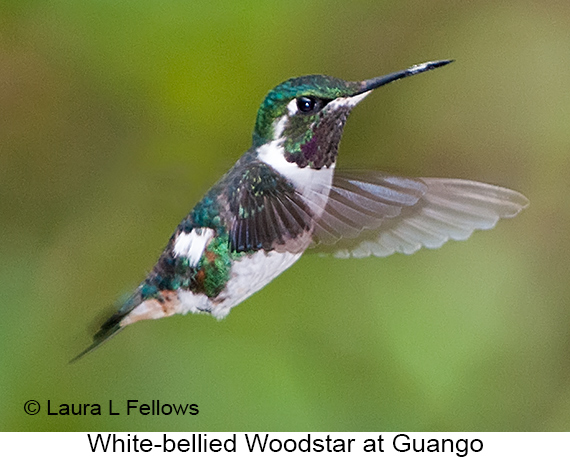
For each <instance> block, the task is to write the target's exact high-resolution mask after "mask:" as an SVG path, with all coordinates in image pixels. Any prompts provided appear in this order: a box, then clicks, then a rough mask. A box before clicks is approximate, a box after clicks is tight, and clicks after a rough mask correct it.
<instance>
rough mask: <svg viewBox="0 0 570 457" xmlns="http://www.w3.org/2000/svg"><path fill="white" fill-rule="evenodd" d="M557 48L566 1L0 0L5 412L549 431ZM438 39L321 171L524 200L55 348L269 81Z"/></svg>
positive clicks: (565, 416) (564, 38)
mask: <svg viewBox="0 0 570 457" xmlns="http://www.w3.org/2000/svg"><path fill="white" fill-rule="evenodd" d="M569 49H570V4H569V3H568V2H567V1H555V0H552V1H545V0H540V1H538V0H537V1H519V2H496V1H482V0H481V1H471V2H456V1H451V0H437V1H430V2H426V1H421V0H413V1H406V0H398V1H378V0H369V1H365V0H361V1H351V2H347V1H336V0H335V1H331V0H327V1H324V0H322V1H317V0H302V1H301V0H292V1H291V0H290V1H287V2H261V1H259V0H258V1H253V0H252V1H240V2H236V1H234V0H218V1H212V0H208V1H202V0H200V1H189V0H161V1H158V0H155V1H150V0H122V1H119V2H115V1H109V0H107V1H104V0H76V1H72V0H69V1H64V0H54V1H50V2H44V1H34V0H29V1H26V0H20V1H6V0H3V1H0V215H1V216H0V233H1V236H0V256H1V257H0V258H1V262H0V284H1V290H0V301H1V306H2V311H1V314H0V361H1V362H0V363H1V369H0V404H1V405H2V408H1V411H0V430H2V431H7V430H12V431H23V430H29V431H40V430H42V431H43V430H45V431H48V430H101V431H103V430H108V431H110V430H118V431H132V430H143V431H145V430H148V431H150V430H171V431H224V430H238V431H245V430H268V431H269V430H274V431H373V430H383V431H393V430H417V431H427V430H473V431H480V430H502V431H517V430H568V429H569V428H570V303H569V301H570V299H569V297H570V282H569V276H570V275H569V273H570V259H569V257H570V256H569V253H570V236H569V235H568V227H569V226H570V205H569V203H568V197H567V195H568V192H569V190H570V186H569V184H568V183H569V181H568V173H569V170H570V53H569ZM445 58H454V59H456V62H455V63H454V64H453V65H450V66H448V67H446V68H444V69H440V70H437V71H434V72H430V73H428V74H425V75H421V76H417V77H414V78H411V79H406V80H405V81H401V82H398V83H396V84H393V85H390V86H387V87H385V88H382V89H380V90H379V91H378V92H376V93H375V94H373V95H372V96H371V97H369V98H368V99H367V100H366V101H365V102H364V103H362V104H361V105H360V106H359V107H358V108H357V109H356V110H355V111H354V113H353V114H352V115H351V118H350V119H349V121H348V124H347V128H346V130H345V136H344V139H343V142H342V144H341V149H340V161H339V167H340V166H344V167H360V168H362V167H363V166H365V167H371V168H377V169H381V170H386V171H391V172H394V173H397V174H402V175H408V176H443V177H458V178H467V179H474V180H479V181H485V182H490V183H494V184H499V185H503V186H506V187H511V188H513V189H517V190H519V191H521V192H523V193H524V194H526V195H527V196H528V197H529V199H530V200H531V206H530V207H529V208H528V209H527V210H525V211H524V212H523V213H521V214H520V215H519V216H518V217H517V218H515V219H513V220H507V221H503V222H501V223H500V224H499V225H498V227H497V228H496V229H495V230H493V231H491V232H477V233H476V234H475V235H474V236H473V237H472V238H471V239H470V240H469V241H467V242H462V243H456V242H450V243H448V244H446V245H445V246H444V247H443V248H442V249H440V250H437V251H430V250H422V251H420V252H418V253H417V254H415V255H413V256H405V255H394V256H392V257H389V258H385V259H377V258H370V259H362V260H337V259H328V258H319V257H318V256H315V255H306V256H304V257H303V258H302V259H301V260H300V261H299V262H298V263H297V264H296V265H295V266H294V267H293V268H291V269H290V270H288V271H286V272H285V273H284V274H283V275H282V276H281V277H279V278H278V279H277V280H275V281H274V282H273V283H272V284H270V285H269V286H268V287H266V288H265V289H263V290H262V291H260V292H259V293H257V294H256V295H255V296H253V297H252V298H250V299H249V300H247V301H246V302H244V303H242V304H241V305H240V306H239V307H237V308H235V309H234V310H233V311H232V313H231V314H230V316H229V317H228V318H227V319H225V320H224V321H222V322H216V321H215V320H214V319H212V318H210V317H209V316H194V315H190V316H186V317H180V316H177V317H173V318H169V319H163V320H160V321H155V322H149V321H146V322H142V323H139V324H137V325H136V326H133V327H130V328H129V329H128V330H127V331H125V332H123V333H121V334H120V335H119V336H118V337H116V338H114V339H113V340H111V341H110V342H109V343H108V344H105V345H104V346H103V347H102V348H100V349H99V350H98V351H96V352H94V353H93V354H90V355H89V356H88V357H86V358H85V359H83V360H81V361H80V362H78V363H76V364H74V365H68V361H69V359H70V358H72V357H73V356H74V355H76V354H77V353H78V352H79V351H80V350H82V349H83V348H84V347H85V346H86V345H87V344H88V343H89V342H90V340H91V335H92V332H93V331H94V330H95V324H96V323H97V322H98V321H99V320H100V319H101V318H103V317H105V315H106V313H109V312H110V311H111V310H112V304H113V303H114V302H116V300H117V299H118V298H119V297H121V295H122V294H124V293H128V292H129V291H130V290H131V289H132V288H133V287H135V286H136V285H137V284H138V283H139V281H140V280H142V278H143V277H144V275H145V274H146V272H147V271H149V269H150V268H151V267H152V265H153V263H154V261H155V260H156V259H157V257H158V255H159V254H160V252H161V250H162V248H163V247H164V245H165V244H166V242H167V240H168V238H169V236H170V235H171V233H172V231H173V230H174V227H175V226H176V225H177V224H178V222H179V221H180V220H181V219H182V218H183V217H184V216H185V215H186V213H187V212H188V211H189V210H190V209H191V208H192V206H193V205H194V204H195V203H196V202H197V201H198V199H199V198H200V197H201V195H202V194H203V193H204V192H205V191H206V190H207V189H208V187H209V186H210V185H212V184H213V183H214V182H215V181H216V180H217V179H218V178H219V177H220V176H221V175H222V173H223V172H224V171H225V170H227V169H228V168H229V167H230V166H231V165H232V164H233V162H234V161H235V160H236V159H237V158H238V157H239V156H240V155H241V154H242V153H243V152H244V151H245V150H246V149H247V148H248V147H249V145H250V138H251V131H252V129H253V123H254V119H255V115H256V112H257V108H258V106H259V104H260V103H261V101H262V99H263V97H264V96H265V94H266V93H267V91H268V90H269V89H271V88H272V87H273V86H275V85H276V84H278V83H279V82H281V81H283V80H285V79H287V78H289V77H291V76H297V75H302V74H310V73H325V74H330V75H334V76H337V77H341V78H344V79H351V80H357V79H364V78H370V77H373V76H377V75H380V74H385V73H388V72H391V71H395V70H400V69H403V68H406V67H408V66H410V65H412V64H415V63H419V62H423V61H426V60H433V59H445ZM30 399H35V400H38V401H39V402H40V403H41V405H42V411H41V412H40V413H39V414H38V415H37V416H27V415H26V414H25V413H24V411H23V405H24V402H25V401H26V400H30ZM48 399H49V400H51V402H52V405H53V404H56V405H57V404H59V403H101V404H103V405H104V406H105V408H106V405H107V403H108V401H109V400H110V399H111V400H113V401H114V403H115V404H116V405H119V409H121V410H122V411H123V415H121V416H115V417H109V416H108V415H107V414H104V415H102V416H100V417H97V416H95V417H91V416H76V417H74V416H71V417H63V416H48V415H47V414H46V406H47V400H48ZM127 399H138V400H139V401H140V402H151V400H153V399H154V400H156V399H158V400H160V401H161V402H163V403H187V402H188V403H197V404H198V405H199V410H200V413H199V414H198V415H197V416H183V417H176V416H154V417H152V416H141V415H131V416H126V413H125V412H124V411H125V408H124V407H123V406H122V405H124V403H125V401H126V400H127Z"/></svg>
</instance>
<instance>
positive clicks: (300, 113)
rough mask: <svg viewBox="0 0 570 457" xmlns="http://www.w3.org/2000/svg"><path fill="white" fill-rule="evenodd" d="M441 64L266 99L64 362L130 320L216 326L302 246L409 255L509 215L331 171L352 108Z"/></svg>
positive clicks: (328, 81) (469, 194)
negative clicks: (152, 260)
mask: <svg viewBox="0 0 570 457" xmlns="http://www.w3.org/2000/svg"><path fill="white" fill-rule="evenodd" d="M451 62H452V60H439V61H431V62H425V63H422V64H419V65H414V66H412V67H410V68H408V69H406V70H403V71H398V72H394V73H390V74H388V75H385V76H380V77H376V78H372V79H367V80H364V81H356V82H350V81H344V80H342V79H338V78H334V77H331V76H325V75H310V76H301V77H297V78H292V79H289V80H287V81H285V82H283V83H281V84H279V85H278V86H277V87H275V88H274V89H273V90H271V91H270V92H269V93H268V94H267V96H266V97H265V99H264V101H263V103H262V104H261V107H260V109H259V111H258V113H257V119H256V122H255V128H254V131H253V141H252V146H251V148H250V149H249V150H248V151H247V152H245V154H244V155H243V156H242V157H241V158H240V159H239V160H238V161H237V162H236V163H235V165H234V166H233V167H232V168H231V169H230V170H229V171H228V172H227V173H226V174H225V175H224V176H223V177H222V178H221V179H220V180H219V181H218V182H217V183H216V184H214V186H213V187H212V188H211V189H210V190H209V191H208V192H207V193H206V194H205V196H204V197H203V198H202V199H201V200H200V201H199V202H198V203H197V204H196V206H195V207H194V209H192V211H191V212H190V213H189V214H188V215H187V216H186V217H185V218H184V219H183V220H182V222H181V223H180V224H179V225H178V227H177V228H176V230H175V232H174V234H173V235H172V236H171V237H170V239H169V241H168V244H167V245H166V248H165V249H164V251H163V252H162V254H161V255H160V257H159V259H158V261H157V263H156V265H155V266H154V267H153V268H152V271H151V272H150V273H149V274H148V275H147V277H146V278H145V279H144V280H143V281H142V283H141V284H140V285H139V286H138V287H137V288H136V290H135V291H134V292H133V293H132V295H131V296H130V297H129V298H128V299H127V300H126V301H125V302H124V303H123V305H122V306H121V307H120V309H119V310H118V311H117V312H116V313H114V314H113V315H112V316H111V317H110V318H109V319H108V320H107V321H106V322H105V323H104V324H103V325H102V326H101V328H100V330H99V331H98V332H97V333H96V334H95V336H94V337H93V343H92V344H91V345H90V346H89V347H88V348H87V349H85V350H84V351H83V352H81V353H80V354H79V355H78V356H77V357H75V358H74V359H73V360H72V362H74V361H76V360H78V359H79V358H81V357H83V356H84V355H85V354H87V353H89V352H91V351H92V350H93V349H95V348H97V347H98V346H99V345H101V344H102V343H103V342H105V341H106V340H108V339H109V338H111V337H112V336H113V335H115V334H116V333H118V332H119V331H120V330H122V329H124V328H125V327H127V326H128V325H131V324H134V323H135V322H138V321H141V320H145V319H160V318H163V317H167V316H172V315H175V314H187V313H207V314H211V315H212V316H214V317H215V318H217V319H222V318H224V317H225V316H226V315H227V314H228V313H229V312H230V310H231V309H232V308H233V307H234V306H236V305H238V304H239V303H241V302H242V301H244V300H245V299H247V298H248V297H249V296H251V295H252V294H253V293H255V292H257V291H258V290H260V289H261V288H262V287H264V286H265V285H267V284H268V283H269V282H271V281H272V280H273V279H274V278H275V277H277V276H278V275H279V274H281V273H282V272H283V271H285V270H286V269H287V268H289V267H290V266H291V265H293V264H294V263H295V262H296V261H297V260H299V258H300V257H301V255H302V254H303V253H304V252H305V251H306V250H307V249H309V248H314V249H315V250H316V251H317V252H321V253H330V254H332V255H334V256H336V257H340V258H349V257H356V258H360V257H367V256H371V255H372V256H377V257H383V256H387V255H390V254H393V253H395V252H401V253H405V254H411V253H413V252H415V251H417V250H418V249H420V248H421V247H422V246H425V247H427V248H439V247H440V246H441V245H443V244H444V243H445V242H446V241H448V240H450V239H453V240H465V239H467V238H468V237H469V236H470V235H471V233H472V232H473V231H474V230H476V229H490V228H492V227H494V226H495V224H496V223H497V221H498V220H499V219H500V218H508V217H513V216H515V215H516V214H518V213H519V211H521V209H523V208H524V207H525V206H527V204H528V200H527V199H526V198H525V197H524V196H523V195H522V194H520V193H518V192H516V191H514V190H510V189H506V188H503V187H498V186H495V185H490V184H484V183H480V182H475V181H468V180H462V179H448V178H406V177H399V176H393V175H390V174H386V173H383V172H380V171H372V170H365V171H362V170H361V171H350V170H347V171H342V170H336V161H337V154H338V147H339V143H340V140H341V137H342V133H343V129H344V125H345V122H346V120H347V117H348V115H349V114H350V112H351V110H352V109H353V108H354V106H356V105H357V104H358V103H360V102H361V101H362V100H363V99H364V98H365V97H366V96H368V95H369V94H370V93H371V92H372V91H374V90H375V89H377V88H378V87H381V86H384V85H386V84H388V83H390V82H393V81H396V80H399V79H402V78H406V77H408V76H412V75H417V74H420V73H423V72H426V71H428V70H432V69H435V68H439V67H442V66H444V65H447V64H449V63H451Z"/></svg>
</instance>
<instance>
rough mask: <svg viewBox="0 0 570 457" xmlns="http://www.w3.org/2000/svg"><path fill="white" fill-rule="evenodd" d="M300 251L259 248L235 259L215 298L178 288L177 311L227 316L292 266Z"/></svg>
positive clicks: (219, 317)
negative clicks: (263, 249)
mask: <svg viewBox="0 0 570 457" xmlns="http://www.w3.org/2000/svg"><path fill="white" fill-rule="evenodd" d="M302 253H303V252H302V251H301V252H296V253H291V252H277V251H271V252H265V251H259V252H256V253H255V254H253V255H251V256H244V257H243V258H241V259H240V260H238V261H236V262H235V263H234V264H233V266H232V268H231V270H230V279H229V281H228V283H227V284H226V287H225V288H224V290H223V291H222V292H221V293H220V295H218V296H217V297H216V298H215V299H214V300H211V299H209V298H208V297H206V296H205V295H203V294H194V293H193V292H190V291H185V290H179V291H178V298H179V300H180V308H179V311H178V312H179V313H180V314H186V313H188V312H191V313H201V312H209V313H211V314H212V316H214V317H216V318H217V319H222V318H224V317H226V316H227V315H228V313H229V312H230V310H231V309H232V308H233V307H234V306H236V305H239V304H240V303H241V302H242V301H244V300H245V299H246V298H248V297H249V296H250V295H252V294H254V293H255V292H257V291H258V290H259V289H261V288H262V287H264V286H265V285H267V284H268V283H269V282H271V281H272V280H273V279H274V278H276V277H277V276H278V275H280V274H281V273H282V272H283V271H285V270H286V269H287V268H289V267H290V266H291V265H293V264H294V263H295V262H296V261H297V260H298V259H299V257H301V255H302Z"/></svg>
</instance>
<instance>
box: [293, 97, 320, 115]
mask: <svg viewBox="0 0 570 457" xmlns="http://www.w3.org/2000/svg"><path fill="white" fill-rule="evenodd" d="M316 106H317V100H316V99H315V98H313V97H305V96H303V97H299V98H297V108H298V110H299V111H301V113H310V112H311V111H314V110H315V107H316Z"/></svg>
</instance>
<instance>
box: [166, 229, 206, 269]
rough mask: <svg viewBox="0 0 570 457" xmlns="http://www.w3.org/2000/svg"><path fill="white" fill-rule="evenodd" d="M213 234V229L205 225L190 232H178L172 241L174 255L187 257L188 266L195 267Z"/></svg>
mask: <svg viewBox="0 0 570 457" xmlns="http://www.w3.org/2000/svg"><path fill="white" fill-rule="evenodd" d="M213 236H214V230H212V229H211V228H205V227H199V228H195V229H194V230H192V231H191V232H190V233H184V232H182V233H180V234H179V235H178V236H177V237H176V241H175V242H174V256H175V257H188V260H189V261H190V266H191V267H195V266H196V265H198V262H199V261H200V259H201V258H202V254H203V253H204V249H206V246H207V245H208V242H209V241H210V240H211V239H212V237H213Z"/></svg>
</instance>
